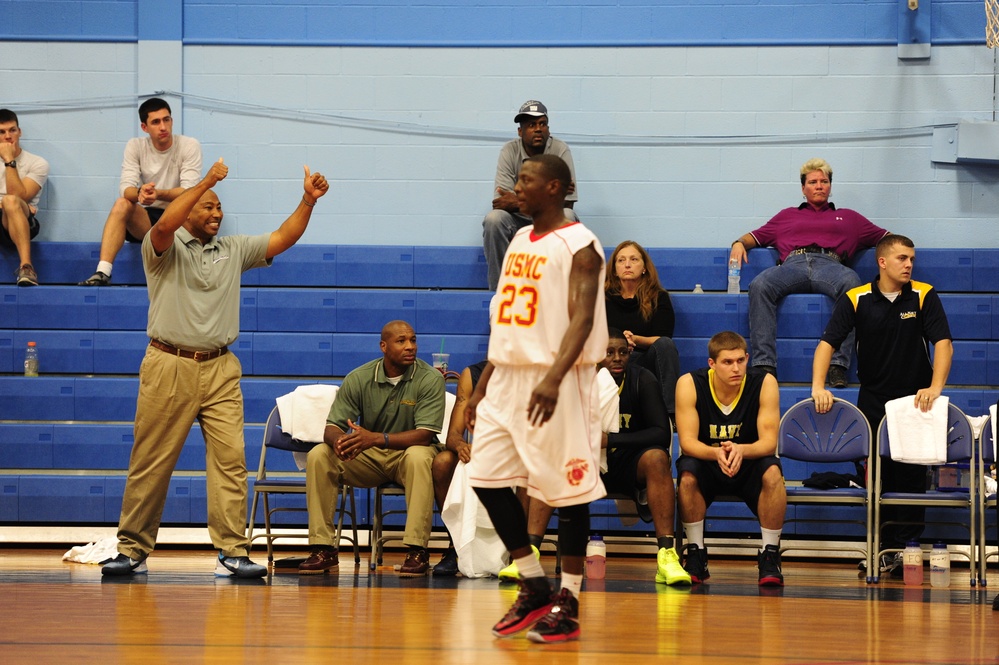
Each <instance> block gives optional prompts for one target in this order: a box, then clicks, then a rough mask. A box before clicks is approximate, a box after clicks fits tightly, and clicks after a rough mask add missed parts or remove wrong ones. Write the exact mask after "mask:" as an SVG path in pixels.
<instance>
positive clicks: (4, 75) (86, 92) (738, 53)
mask: <svg viewBox="0 0 999 665" xmlns="http://www.w3.org/2000/svg"><path fill="white" fill-rule="evenodd" d="M905 4H906V1H905V0H866V1H864V0H852V1H851V0H839V1H837V0H745V1H739V0H718V1H711V0H688V1H681V0H662V1H660V2H654V1H652V0H618V1H616V2H612V1H610V0H588V1H587V2H585V3H580V2H577V1H576V0H563V1H559V0H549V1H547V2H539V1H535V0H505V1H504V0H490V1H482V2H474V1H473V0H427V1H425V2H421V3H419V4H417V3H415V2H404V1H402V0H395V1H393V0H353V1H350V2H348V1H344V0H340V1H333V0H314V1H313V2H309V3H304V2H298V1H291V0H267V1H266V2H264V1H260V2H246V1H231V0H230V1H225V2H223V1H212V0H198V1H196V0H188V1H186V2H185V1H183V0H142V2H141V3H140V2H137V1H136V0H78V1H69V0H33V1H32V2H24V1H0V16H2V17H4V18H3V21H2V22H0V40H3V41H0V90H2V91H3V93H2V98H0V106H7V107H11V108H13V109H14V110H16V111H18V113H19V114H20V116H21V125H22V128H23V130H24V137H23V145H24V147H25V148H26V149H28V150H30V151H33V152H37V153H39V154H41V155H43V156H45V157H46V158H47V159H48V160H49V161H50V163H51V165H52V174H51V180H50V185H49V186H48V187H47V188H46V194H45V196H44V197H43V201H42V212H41V217H42V219H43V222H44V224H43V228H42V234H41V238H42V239H45V240H89V241H96V240H97V239H98V238H99V237H100V229H101V227H102V224H103V220H104V217H105V215H106V214H107V210H108V208H109V207H110V204H111V202H112V200H113V198H114V196H115V195H116V191H117V181H118V172H119V167H120V163H121V154H122V148H123V146H124V143H125V141H126V140H127V139H128V138H129V137H132V136H135V135H137V134H138V132H139V128H138V119H137V117H136V114H135V107H136V105H137V98H138V97H139V96H142V95H147V94H149V93H153V92H155V91H166V92H168V93H169V97H168V98H169V99H170V101H171V103H172V104H173V105H174V114H175V117H176V118H177V127H176V129H177V131H180V132H183V133H187V134H190V135H192V136H196V137H198V138H199V139H200V140H201V141H202V143H203V144H204V151H205V160H206V163H207V162H208V161H212V160H215V159H217V158H218V157H224V158H225V160H226V162H227V163H228V164H229V165H230V167H231V170H230V179H229V180H228V181H227V182H225V183H224V184H222V185H220V186H219V190H218V191H219V193H220V195H221V197H222V200H223V203H224V205H225V207H226V211H227V218H226V226H227V228H228V229H229V230H230V231H233V230H238V231H241V232H248V233H253V232H263V231H269V230H271V229H272V228H274V227H275V226H276V225H277V224H278V223H280V221H281V220H282V219H283V216H284V215H285V214H286V213H287V212H288V211H289V210H290V209H291V208H292V207H293V206H294V205H295V202H296V201H297V198H298V194H299V192H300V176H301V168H302V164H304V163H307V164H309V165H310V166H311V167H312V168H313V169H317V170H322V171H323V172H325V173H327V175H329V176H330V177H331V179H332V180H333V183H334V184H333V187H332V191H331V192H330V195H329V196H328V197H327V199H326V200H324V201H322V202H321V203H320V205H319V206H318V207H317V213H316V215H315V216H314V219H313V223H312V226H311V228H310V229H309V232H308V233H307V235H306V236H305V239H304V242H312V243H337V244H427V245H475V244H478V243H479V242H480V237H481V226H480V224H481V219H482V216H483V214H484V213H485V212H486V210H487V209H488V208H489V201H490V199H491V196H492V191H491V190H492V179H493V173H494V169H495V163H496V155H497V152H498V150H499V147H500V145H501V143H502V142H503V141H505V140H507V139H509V138H512V137H514V136H515V129H516V128H515V126H514V124H513V115H514V112H515V110H516V108H517V107H518V106H519V105H520V103H521V102H522V101H524V100H525V99H529V98H539V99H541V100H543V101H544V102H545V103H546V104H547V105H548V107H549V110H550V116H551V123H552V130H553V133H554V134H555V135H556V136H560V137H562V138H564V139H566V140H568V141H569V142H570V144H571V145H572V146H573V154H574V157H575V160H576V167H577V174H578V180H579V183H578V186H579V193H580V203H579V204H578V207H577V210H578V211H579V213H580V215H581V217H582V218H583V219H584V220H585V221H587V222H588V223H589V224H590V225H591V226H592V227H593V228H594V229H595V230H596V231H597V233H598V234H599V236H600V237H601V239H602V241H603V242H604V244H605V245H608V246H613V245H614V244H616V243H617V242H619V241H620V240H622V239H624V238H626V237H632V238H635V239H637V240H639V241H641V242H643V243H644V244H646V245H650V246H681V247H683V246H686V247H698V246H714V245H727V244H728V243H729V242H730V241H731V240H732V239H733V238H735V237H736V236H737V235H739V234H741V233H742V232H744V231H746V230H747V229H750V228H754V227H755V226H756V225H758V224H760V223H762V222H763V221H765V220H766V219H767V218H768V217H769V216H771V215H772V214H773V213H774V212H776V211H777V210H778V209H779V208H782V207H785V206H788V205H794V204H797V203H798V202H799V201H800V200H801V193H800V187H799V185H798V183H797V170H798V167H799V165H800V164H801V163H802V162H804V161H805V160H806V159H808V158H810V157H813V156H823V157H825V158H826V159H828V160H829V161H830V162H831V163H832V165H833V167H834V169H835V178H834V181H835V185H834V192H833V193H834V196H833V199H834V200H835V201H836V202H837V203H838V204H839V205H840V206H846V207H851V208H855V209H858V210H860V211H862V212H863V213H865V214H866V215H868V216H869V217H870V218H871V219H873V220H874V221H875V222H877V223H879V224H881V225H883V226H886V227H888V228H891V229H892V230H895V231H900V232H903V233H906V234H908V235H910V236H912V237H913V238H914V239H915V240H916V242H917V244H918V245H919V246H924V247H953V246H958V247H987V246H993V247H994V246H999V242H997V241H999V226H997V224H996V221H995V217H996V210H997V209H999V205H997V203H999V184H997V179H999V168H997V167H992V166H984V165H979V166H968V165H954V164H940V163H934V162H932V161H931V159H930V156H931V145H932V128H933V126H935V125H949V124H951V123H955V122H957V121H960V120H988V121H991V120H994V116H995V111H996V108H995V101H994V98H993V86H994V82H995V78H996V60H995V54H994V53H993V51H991V50H989V49H987V48H986V47H985V45H984V34H985V10H984V0H921V2H920V9H919V10H918V13H912V12H909V11H908V10H907V9H905ZM913 35H915V36H916V37H917V38H918V39H926V38H928V39H930V40H931V42H932V47H931V53H930V57H929V58H928V59H920V60H906V59H900V58H899V49H898V44H899V43H900V42H902V43H907V42H908V41H911V39H912V37H913Z"/></svg>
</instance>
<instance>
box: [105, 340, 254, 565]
mask: <svg viewBox="0 0 999 665" xmlns="http://www.w3.org/2000/svg"><path fill="white" fill-rule="evenodd" d="M241 376H242V366H241V365H240V364H239V360H238V359H237V358H236V356H235V355H233V354H232V353H227V354H225V355H223V356H219V357H218V358H215V359H214V360H208V361H206V362H200V363H199V362H196V361H194V360H190V359H187V358H178V357H177V356H172V355H170V354H169V353H164V352H163V351H160V350H158V349H154V348H152V347H150V348H148V349H146V356H145V358H144V359H143V361H142V367H141V368H140V369H139V399H138V403H137V404H136V409H135V443H134V444H133V446H132V457H131V459H130V460H129V463H128V480H127V481H126V483H125V496H124V498H123V500H122V504H121V519H120V520H119V522H118V551H119V552H120V553H122V554H125V555H127V556H129V557H130V558H132V559H141V558H143V557H145V556H147V555H148V554H149V553H150V552H152V551H153V548H154V547H155V546H156V535H157V533H158V532H159V528H160V519H161V518H162V516H163V506H164V503H165V502H166V497H167V491H168V489H169V486H170V476H171V475H172V474H173V470H174V467H176V465H177V459H178V457H180V452H181V449H182V448H183V447H184V441H185V440H186V439H187V435H188V434H189V433H190V431H191V426H192V425H193V424H194V420H195V418H197V420H198V422H199V423H200V424H201V431H202V433H203V435H204V438H205V447H206V460H205V465H206V466H205V470H206V482H207V491H208V533H209V535H210V536H211V539H212V544H213V545H214V546H215V547H217V548H218V549H219V550H221V551H222V553H223V554H224V555H226V556H244V555H246V554H247V553H248V551H249V550H248V543H247V541H246V456H245V454H244V451H243V393H242V391H241V390H240V386H239V379H240V377H241Z"/></svg>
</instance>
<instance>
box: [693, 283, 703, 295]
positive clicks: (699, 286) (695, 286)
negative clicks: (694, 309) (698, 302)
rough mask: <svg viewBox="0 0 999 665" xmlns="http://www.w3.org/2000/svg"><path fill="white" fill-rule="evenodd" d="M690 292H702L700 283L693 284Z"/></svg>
mask: <svg viewBox="0 0 999 665" xmlns="http://www.w3.org/2000/svg"><path fill="white" fill-rule="evenodd" d="M692 293H704V289H702V288H701V285H700V284H694V290H693V291H692Z"/></svg>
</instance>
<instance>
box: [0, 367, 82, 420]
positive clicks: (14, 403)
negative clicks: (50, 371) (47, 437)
mask: <svg viewBox="0 0 999 665" xmlns="http://www.w3.org/2000/svg"><path fill="white" fill-rule="evenodd" d="M75 401H76V381H75V379H73V378H72V377H50V376H38V377H33V378H28V377H25V376H17V375H14V376H0V420H41V421H52V420H74V419H75V418H76V405H75Z"/></svg>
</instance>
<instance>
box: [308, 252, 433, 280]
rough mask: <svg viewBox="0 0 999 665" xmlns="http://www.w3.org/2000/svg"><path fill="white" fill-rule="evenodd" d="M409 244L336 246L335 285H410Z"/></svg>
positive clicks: (411, 253) (411, 274)
mask: <svg viewBox="0 0 999 665" xmlns="http://www.w3.org/2000/svg"><path fill="white" fill-rule="evenodd" d="M413 249H414V248H413V247H412V246H398V247H395V246H391V245H386V246H383V245H339V246H338V247H337V281H335V282H327V283H326V284H325V286H329V285H331V284H336V285H337V286H339V287H365V286H369V287H370V286H375V287H387V288H412V287H413V283H414V282H413Z"/></svg>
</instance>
